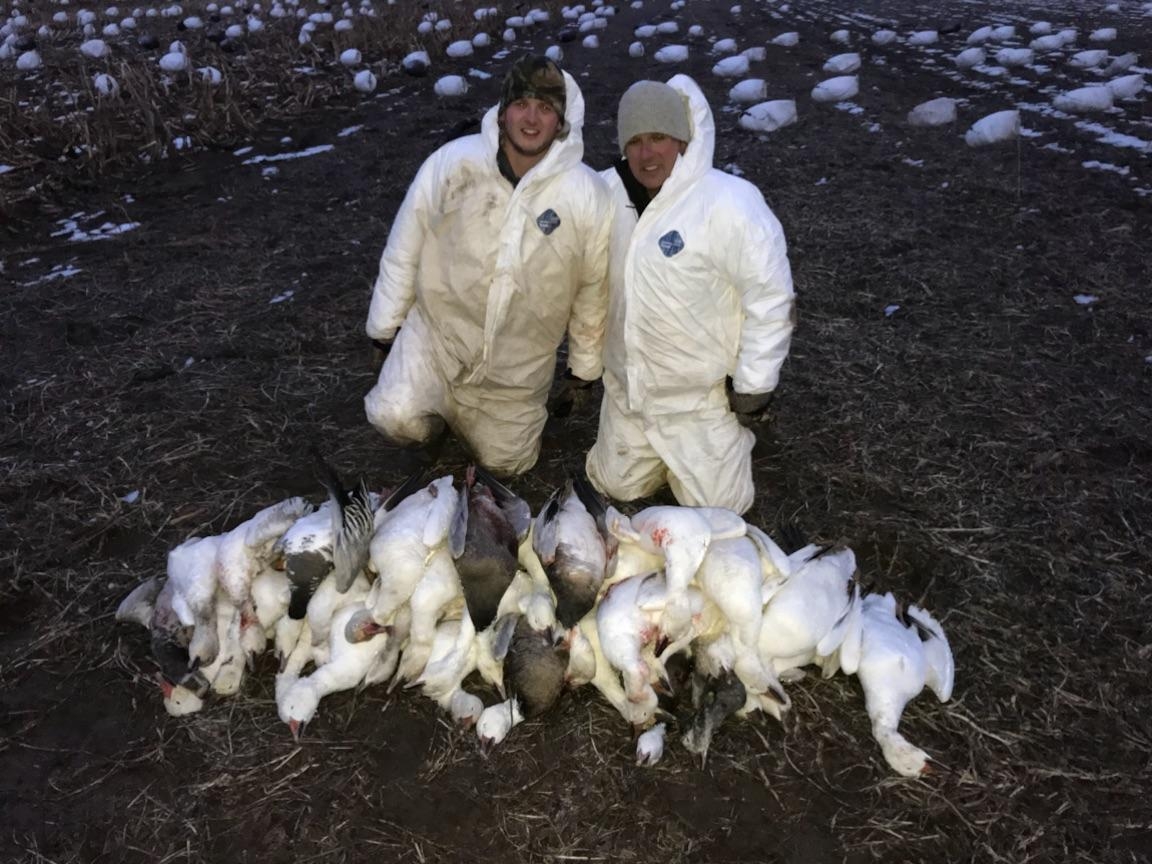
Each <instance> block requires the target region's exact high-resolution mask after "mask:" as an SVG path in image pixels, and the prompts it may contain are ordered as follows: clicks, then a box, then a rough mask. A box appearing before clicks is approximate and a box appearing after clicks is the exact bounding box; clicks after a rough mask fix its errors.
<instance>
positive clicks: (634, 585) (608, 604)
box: [596, 573, 691, 716]
mask: <svg viewBox="0 0 1152 864" xmlns="http://www.w3.org/2000/svg"><path fill="white" fill-rule="evenodd" d="M666 597H667V584H666V582H665V579H664V576H663V574H659V573H653V574H651V575H648V576H633V577H632V578H631V579H626V580H625V581H623V582H618V583H616V584H615V585H613V586H612V588H611V589H610V590H609V591H608V593H607V594H605V595H604V597H603V598H602V599H601V601H600V604H599V606H597V608H596V631H597V635H598V639H599V643H600V650H601V653H602V654H603V656H604V659H605V661H606V663H607V665H608V666H609V667H611V668H612V669H615V670H617V671H618V672H619V673H620V674H621V675H622V676H623V679H624V692H625V694H626V695H627V698H628V701H629V702H632V703H634V705H636V706H638V708H639V709H643V710H641V711H639V713H641V714H644V715H645V716H647V715H648V714H649V711H648V710H647V709H649V708H651V709H652V710H654V709H655V706H656V693H655V691H654V690H653V689H652V685H651V683H650V682H651V680H652V678H653V676H654V675H656V674H658V670H657V669H654V668H653V664H652V663H651V662H649V659H646V655H647V658H651V653H650V651H646V650H645V649H646V648H649V646H652V645H654V644H655V642H656V639H657V637H658V636H659V635H660V615H661V613H662V612H663V609H664V601H665V598H666ZM689 617H691V616H689ZM599 665H600V664H599V658H597V673H598V674H599Z"/></svg>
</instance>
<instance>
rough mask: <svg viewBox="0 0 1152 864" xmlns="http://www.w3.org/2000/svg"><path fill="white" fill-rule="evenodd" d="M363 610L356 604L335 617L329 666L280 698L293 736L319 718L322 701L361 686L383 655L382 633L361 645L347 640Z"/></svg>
mask: <svg viewBox="0 0 1152 864" xmlns="http://www.w3.org/2000/svg"><path fill="white" fill-rule="evenodd" d="M363 608H364V607H363V606H362V605H355V604H353V605H349V606H345V607H343V608H342V609H340V610H339V611H338V612H337V613H336V615H335V616H334V617H333V619H332V626H331V628H330V634H329V637H328V659H327V662H325V663H324V664H323V665H322V666H318V667H317V668H316V670H315V671H314V672H313V673H312V674H311V675H308V676H305V677H302V678H298V679H297V680H296V681H295V682H292V683H291V686H289V687H287V688H284V689H283V693H282V695H280V696H279V697H278V698H277V700H276V704H277V708H278V709H279V714H280V719H281V720H282V721H284V722H285V723H287V724H288V726H289V728H291V729H292V734H293V735H298V734H299V730H300V727H302V726H304V725H305V724H307V723H308V722H309V721H310V720H311V719H312V718H313V717H314V716H315V715H316V709H317V707H318V706H319V704H320V700H321V699H323V698H324V697H325V696H327V695H329V694H330V693H337V692H339V691H341V690H351V689H352V688H353V687H356V686H357V685H359V684H360V683H361V682H362V681H363V680H364V679H365V677H366V676H367V675H368V674H369V672H371V671H372V669H373V667H374V666H375V665H376V663H377V660H378V658H379V656H380V654H381V653H382V652H383V651H384V649H385V646H386V644H387V641H388V638H389V636H388V634H387V633H379V634H377V635H375V636H373V637H371V638H370V639H366V640H364V641H362V642H349V641H348V639H347V638H346V637H345V628H346V626H347V624H348V622H349V620H350V619H351V618H352V616H353V615H355V614H356V613H357V612H358V611H360V610H361V609H363ZM309 641H311V640H309ZM285 683H287V679H286V681H285Z"/></svg>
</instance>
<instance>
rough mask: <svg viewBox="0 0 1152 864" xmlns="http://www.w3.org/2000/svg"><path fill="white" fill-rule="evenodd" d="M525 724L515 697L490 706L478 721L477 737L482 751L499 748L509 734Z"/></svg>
mask: <svg viewBox="0 0 1152 864" xmlns="http://www.w3.org/2000/svg"><path fill="white" fill-rule="evenodd" d="M523 722H524V714H523V713H522V712H521V711H520V702H519V700H517V699H516V698H515V697H513V698H511V699H507V700H505V701H503V702H497V703H496V704H495V705H489V706H488V707H487V708H485V709H484V710H483V712H481V714H480V717H479V719H477V721H476V736H477V737H478V738H479V739H480V749H481V751H483V752H485V753H487V752H489V751H490V750H491V749H492V748H493V747H497V746H498V745H499V744H500V743H501V742H503V740H504V739H505V738H507V737H508V733H509V732H511V731H512V730H513V729H514V728H515V727H517V726H519V725H520V724H521V723H523Z"/></svg>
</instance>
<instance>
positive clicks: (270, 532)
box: [216, 498, 312, 608]
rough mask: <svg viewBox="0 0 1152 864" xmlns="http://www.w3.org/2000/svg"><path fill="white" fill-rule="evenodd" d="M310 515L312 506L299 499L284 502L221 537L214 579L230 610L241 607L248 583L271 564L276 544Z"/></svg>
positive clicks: (249, 589) (289, 499)
mask: <svg viewBox="0 0 1152 864" xmlns="http://www.w3.org/2000/svg"><path fill="white" fill-rule="evenodd" d="M311 512H312V505H311V504H309V503H308V502H307V501H305V500H304V499H303V498H288V499H287V500H284V501H281V502H280V503H278V504H273V505H272V506H271V507H265V508H264V509H263V510H261V511H260V512H259V513H257V514H256V515H255V516H253V517H252V518H251V519H249V520H247V521H246V522H242V523H240V524H239V525H237V526H236V527H235V528H233V529H232V530H231V531H229V532H228V533H227V534H224V535H223V536H222V537H221V541H220V546H219V549H218V551H217V553H216V568H217V579H218V580H219V582H220V587H221V588H222V589H223V590H224V592H225V593H226V594H227V595H228V599H229V600H231V601H232V604H233V605H234V606H236V607H238V608H240V607H243V606H244V605H245V602H246V601H247V600H248V596H249V593H250V591H251V586H252V580H253V579H254V578H255V577H256V575H257V574H258V573H259V572H260V570H261V569H263V566H264V564H265V563H267V562H268V561H270V560H271V555H272V547H273V545H274V544H275V543H276V541H277V540H279V539H280V538H281V537H282V536H283V535H284V532H286V531H287V530H288V529H289V528H291V527H292V526H293V524H295V522H296V521H297V520H298V519H300V517H302V516H306V515H307V514H309V513H311Z"/></svg>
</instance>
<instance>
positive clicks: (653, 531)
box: [607, 506, 747, 639]
mask: <svg viewBox="0 0 1152 864" xmlns="http://www.w3.org/2000/svg"><path fill="white" fill-rule="evenodd" d="M607 525H608V530H609V531H610V532H611V533H612V535H613V536H615V537H616V538H617V541H618V542H619V544H620V546H621V547H622V546H624V544H625V543H629V542H630V543H634V544H636V545H638V546H640V547H641V548H642V549H643V550H644V551H645V552H648V553H650V554H658V555H663V557H664V574H665V578H666V580H667V592H668V596H667V598H666V600H665V603H664V606H663V608H662V612H663V625H662V626H663V629H664V632H665V633H666V634H668V637H669V638H670V639H678V638H680V637H681V636H682V635H684V634H685V633H686V632H687V631H688V629H689V627H690V626H691V623H690V618H691V612H690V610H689V601H688V597H687V591H688V586H689V585H690V584H691V583H692V581H693V579H694V578H695V576H696V572H697V570H699V568H700V564H701V562H702V561H703V560H704V556H705V554H706V553H707V551H708V546H709V544H710V543H711V542H712V541H713V540H722V539H727V538H732V537H742V536H744V534H745V533H746V532H747V525H746V523H745V522H744V520H743V519H742V518H740V516H738V515H737V514H736V513H733V512H732V511H731V510H725V509H723V508H720V507H670V506H658V507H649V508H647V509H645V510H641V511H640V512H639V513H637V514H636V515H634V516H633V517H632V518H631V519H628V517H626V516H623V515H622V514H620V513H619V512H617V511H615V510H613V509H612V508H609V510H608V516H607ZM617 554H618V555H619V552H618V553H617Z"/></svg>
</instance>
